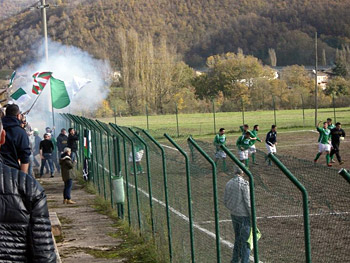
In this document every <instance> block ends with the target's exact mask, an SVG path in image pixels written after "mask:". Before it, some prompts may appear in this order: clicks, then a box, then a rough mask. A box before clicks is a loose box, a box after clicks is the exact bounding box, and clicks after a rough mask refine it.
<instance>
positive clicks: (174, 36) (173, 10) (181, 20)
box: [0, 0, 350, 68]
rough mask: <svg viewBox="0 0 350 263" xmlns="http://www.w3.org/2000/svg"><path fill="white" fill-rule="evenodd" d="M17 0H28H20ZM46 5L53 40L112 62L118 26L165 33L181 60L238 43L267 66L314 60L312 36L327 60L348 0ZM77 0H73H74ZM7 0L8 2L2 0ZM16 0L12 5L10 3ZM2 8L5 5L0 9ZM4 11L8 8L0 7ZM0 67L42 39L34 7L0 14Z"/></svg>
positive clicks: (345, 35)
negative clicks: (274, 62) (273, 62)
mask: <svg viewBox="0 0 350 263" xmlns="http://www.w3.org/2000/svg"><path fill="white" fill-rule="evenodd" d="M20 2H21V3H22V4H24V3H26V4H27V5H28V3H29V2H30V1H20ZM47 2H51V3H57V4H58V7H52V8H50V9H48V32H49V35H50V37H51V39H52V40H55V41H58V42H62V43H64V44H69V45H75V46H78V47H81V48H82V49H84V50H87V51H88V52H90V53H92V54H93V55H94V56H95V57H98V58H107V59H109V60H110V61H111V64H112V65H113V66H116V67H118V66H119V61H120V60H121V57H120V47H119V46H118V45H117V43H118V34H117V32H118V30H120V29H121V28H123V29H126V30H130V29H131V28H133V29H134V30H135V31H136V32H137V33H138V34H139V35H141V36H142V35H143V36H146V35H150V36H151V37H152V38H153V39H154V41H155V42H156V41H157V40H159V39H162V38H165V39H166V40H167V42H168V44H169V45H170V46H174V48H175V49H176V51H177V53H179V54H180V55H181V56H182V57H183V59H184V61H185V62H186V63H187V64H189V65H191V66H197V67H199V66H203V65H204V64H205V61H206V58H207V57H209V56H211V55H215V54H220V53H225V52H229V51H232V52H236V51H237V49H238V48H241V49H242V50H243V52H244V53H245V54H251V55H254V56H256V57H258V58H259V59H261V60H262V61H263V62H264V63H266V64H269V63H270V59H269V49H274V50H275V53H276V57H277V65H291V64H304V65H310V64H313V63H314V41H313V38H314V34H315V31H316V30H317V32H318V36H319V43H318V44H319V58H320V61H319V62H320V64H324V63H327V64H330V63H332V62H333V60H334V56H335V49H336V48H341V46H342V45H344V44H349V43H350V16H349V15H348V13H347V12H348V10H350V1H339V0H317V1H316V0H288V1H285V0H147V1H146V0H138V1H135V0H103V1H102V0H99V1H80V2H81V3H80V4H76V3H77V1H68V0H56V1H47ZM78 2H79V1H78ZM1 5H2V7H3V6H8V5H14V6H15V1H12V0H5V1H1ZM21 7H23V5H20V4H18V5H17V6H16V8H17V9H20V8H21ZM2 10H4V9H2ZM6 14H7V13H6ZM0 15H1V17H2V19H3V20H2V21H1V24H0V68H15V67H17V66H19V65H21V64H22V63H23V62H25V61H29V60H30V59H32V58H34V57H35V56H36V55H37V54H36V51H35V49H33V48H32V47H33V45H35V44H37V43H38V40H39V39H40V37H41V18H40V11H39V10H28V11H25V12H20V13H18V14H17V15H14V16H11V17H9V18H5V17H4V12H1V13H0Z"/></svg>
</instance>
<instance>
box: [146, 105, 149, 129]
mask: <svg viewBox="0 0 350 263" xmlns="http://www.w3.org/2000/svg"><path fill="white" fill-rule="evenodd" d="M146 121H147V131H149V122H148V105H147V104H146Z"/></svg>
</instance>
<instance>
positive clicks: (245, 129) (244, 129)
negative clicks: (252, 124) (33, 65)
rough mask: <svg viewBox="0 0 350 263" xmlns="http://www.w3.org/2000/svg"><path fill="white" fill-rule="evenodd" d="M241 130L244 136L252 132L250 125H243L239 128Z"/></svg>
mask: <svg viewBox="0 0 350 263" xmlns="http://www.w3.org/2000/svg"><path fill="white" fill-rule="evenodd" d="M239 129H240V131H241V132H242V135H244V134H245V133H246V132H250V131H249V125H248V124H243V125H242V126H239Z"/></svg>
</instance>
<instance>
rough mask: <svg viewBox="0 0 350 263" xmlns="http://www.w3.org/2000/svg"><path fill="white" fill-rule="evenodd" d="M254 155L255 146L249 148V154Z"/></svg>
mask: <svg viewBox="0 0 350 263" xmlns="http://www.w3.org/2000/svg"><path fill="white" fill-rule="evenodd" d="M252 153H256V148H255V145H252V146H250V147H249V154H252Z"/></svg>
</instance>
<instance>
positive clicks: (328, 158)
mask: <svg viewBox="0 0 350 263" xmlns="http://www.w3.org/2000/svg"><path fill="white" fill-rule="evenodd" d="M326 161H327V165H328V164H329V162H330V157H329V153H327V154H326Z"/></svg>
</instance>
